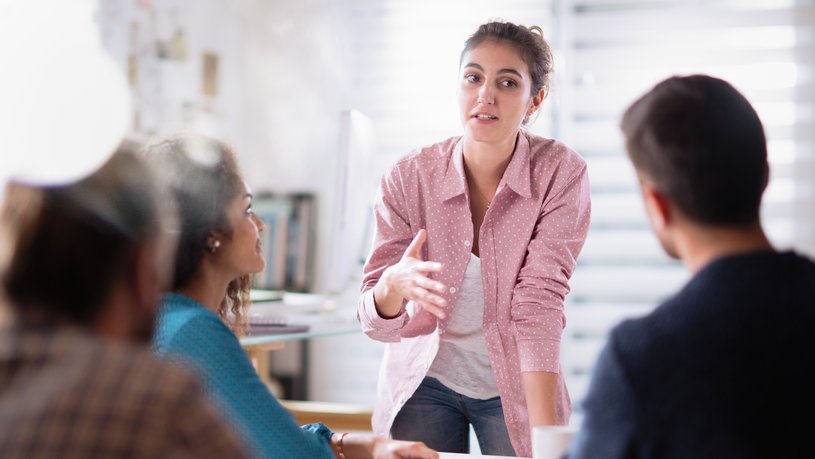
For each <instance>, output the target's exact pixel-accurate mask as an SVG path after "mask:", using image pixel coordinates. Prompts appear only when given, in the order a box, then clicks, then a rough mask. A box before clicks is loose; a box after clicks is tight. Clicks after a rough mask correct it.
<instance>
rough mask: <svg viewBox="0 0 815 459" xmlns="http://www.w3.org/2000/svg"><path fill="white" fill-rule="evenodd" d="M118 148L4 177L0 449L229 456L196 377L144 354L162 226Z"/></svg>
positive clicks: (158, 276) (236, 451)
mask: <svg viewBox="0 0 815 459" xmlns="http://www.w3.org/2000/svg"><path fill="white" fill-rule="evenodd" d="M157 189H158V186H157V182H156V181H154V180H151V175H150V173H149V169H148V168H147V167H146V165H145V164H143V162H142V161H141V160H140V159H139V158H138V156H136V155H135V154H134V153H129V152H127V151H124V150H122V151H120V152H118V153H116V154H114V155H113V157H112V158H111V159H110V160H109V161H108V162H107V163H106V164H105V165H104V166H103V167H102V168H101V169H100V170H98V171H97V172H95V173H94V174H92V175H91V176H89V177H87V178H85V179H83V180H81V181H79V182H76V183H73V184H69V185H61V186H33V185H29V184H23V183H10V184H9V185H8V187H7V188H6V193H5V197H4V202H3V206H2V213H0V312H2V314H0V316H2V317H3V318H2V322H3V323H2V324H1V325H0V457H2V458H3V459H16V458H26V459H31V458H56V457H74V458H85V459H93V458H125V457H127V458H145V459H147V458H150V459H155V458H160V457H173V458H204V457H207V458H243V457H246V452H245V449H244V447H243V445H242V444H241V443H240V442H239V440H238V437H237V436H236V434H235V433H234V432H233V431H232V428H231V427H229V426H228V425H227V424H225V423H224V421H222V420H221V418H219V416H218V414H217V412H216V411H215V409H214V408H213V407H211V406H210V405H209V404H208V402H207V401H206V400H205V398H204V395H203V392H202V390H201V388H200V386H199V385H198V383H197V382H196V380H195V379H194V378H193V377H192V376H191V375H189V374H187V373H186V372H184V371H182V370H180V369H178V368H177V367H175V366H173V365H171V364H169V363H163V362H161V361H159V360H157V359H156V358H155V357H153V356H152V353H151V352H150V350H149V348H148V347H147V343H148V342H149V340H150V338H151V337H152V333H153V328H154V323H155V314H156V308H157V302H158V295H159V292H160V289H161V288H163V287H164V286H165V284H166V282H167V281H168V278H169V274H170V273H171V272H172V259H173V255H174V250H172V248H173V242H172V238H171V237H168V232H167V231H166V230H167V228H166V227H165V225H164V224H163V214H162V212H161V206H160V198H159V196H158V194H157V192H156V190H157Z"/></svg>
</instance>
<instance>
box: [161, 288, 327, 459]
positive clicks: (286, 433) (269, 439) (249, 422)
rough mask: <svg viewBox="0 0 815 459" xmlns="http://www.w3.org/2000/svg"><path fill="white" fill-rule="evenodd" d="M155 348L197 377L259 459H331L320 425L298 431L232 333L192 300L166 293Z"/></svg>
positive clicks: (214, 315) (221, 322)
mask: <svg viewBox="0 0 815 459" xmlns="http://www.w3.org/2000/svg"><path fill="white" fill-rule="evenodd" d="M153 348H154V350H155V351H156V352H157V353H158V354H159V355H163V356H166V357H169V358H170V359H172V360H175V361H177V362H180V363H181V364H183V365H185V366H187V367H188V368H189V369H191V370H192V371H194V372H196V373H198V375H199V377H200V379H201V381H202V383H203V384H204V387H205V388H206V390H207V393H208V395H209V397H210V399H211V400H212V401H213V402H214V403H215V405H216V406H217V407H218V408H220V410H221V412H222V414H223V415H224V417H225V418H226V419H227V420H229V421H230V422H231V423H232V424H233V425H234V426H235V427H236V429H237V430H238V431H239V433H240V434H241V435H242V437H243V439H244V441H245V442H246V444H247V445H248V446H249V447H250V448H252V449H253V450H254V453H255V455H257V456H259V457H262V458H283V459H288V458H292V459H294V458H303V457H308V458H334V454H333V453H332V451H331V447H330V446H329V439H330V438H331V431H330V430H329V429H328V428H327V427H326V426H324V425H323V424H309V425H306V426H302V427H298V425H297V423H296V422H295V420H294V417H293V416H292V415H291V413H289V412H288V411H287V410H286V409H285V408H284V407H283V405H281V404H280V402H279V401H278V400H277V399H276V398H275V397H274V395H272V393H271V392H270V391H269V389H268V388H267V387H266V385H265V384H264V383H263V382H262V381H261V380H260V378H259V377H258V375H257V373H256V371H255V368H254V367H253V366H252V363H251V362H250V360H249V357H248V356H247V355H246V353H245V352H244V350H243V348H242V347H241V345H240V342H239V341H238V338H237V337H236V336H235V334H234V333H232V331H231V330H230V329H229V328H228V327H227V326H226V325H225V324H224V323H223V321H222V320H221V319H220V318H219V317H218V316H217V315H216V314H215V313H213V312H212V311H210V310H209V309H207V308H206V307H205V306H203V305H202V304H200V303H198V302H196V301H195V300H193V299H192V298H189V297H187V296H184V295H180V294H177V293H167V294H165V295H164V297H163V298H162V302H161V305H160V307H159V314H158V324H157V328H156V334H155V337H154V338H153Z"/></svg>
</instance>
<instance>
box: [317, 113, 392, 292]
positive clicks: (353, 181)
mask: <svg viewBox="0 0 815 459" xmlns="http://www.w3.org/2000/svg"><path fill="white" fill-rule="evenodd" d="M373 154H374V128H373V123H372V121H371V119H370V118H369V117H368V116H366V115H364V114H363V113H361V112H360V111H358V110H345V111H343V112H342V114H341V118H340V136H339V147H338V149H337V155H338V157H337V172H336V182H335V188H334V196H333V197H332V198H333V199H328V200H327V202H329V203H331V205H332V209H331V214H332V218H331V221H330V233H329V234H330V246H329V251H328V255H329V257H328V260H327V261H328V270H327V275H326V282H325V290H326V292H327V293H340V292H343V291H345V290H346V289H347V288H349V286H350V284H351V282H353V281H354V280H356V279H359V277H360V275H361V270H362V264H363V262H364V258H365V256H366V255H367V250H368V248H369V246H370V242H371V241H370V240H369V239H370V238H371V231H370V230H371V225H372V224H373V214H372V208H371V205H372V203H373V200H374V197H375V193H376V185H377V183H378V181H379V177H378V176H377V175H376V174H375V173H374V171H373Z"/></svg>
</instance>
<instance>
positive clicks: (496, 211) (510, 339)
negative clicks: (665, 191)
mask: <svg viewBox="0 0 815 459" xmlns="http://www.w3.org/2000/svg"><path fill="white" fill-rule="evenodd" d="M551 72H552V54H551V51H550V49H549V46H548V44H547V43H546V41H545V40H544V39H543V34H542V32H541V30H540V28H538V27H532V28H526V27H523V26H518V25H515V24H512V23H506V22H490V23H487V24H484V25H482V26H481V27H479V29H478V30H477V31H476V32H475V34H473V35H472V36H471V37H470V38H469V39H468V40H467V42H466V44H465V47H464V50H463V52H462V54H461V60H460V75H459V76H460V78H459V89H458V99H459V110H460V115H461V122H462V125H463V128H464V132H463V134H462V135H461V136H458V137H453V138H450V139H447V140H444V141H442V142H439V143H436V144H434V145H430V146H427V147H423V148H420V149H418V150H415V151H413V152H411V153H410V154H408V155H407V156H405V157H403V158H401V159H400V160H399V161H398V162H397V163H396V164H395V165H394V166H393V167H392V168H391V169H390V170H389V171H388V172H387V173H386V174H385V175H384V176H383V178H382V181H381V184H380V193H379V198H378V200H377V203H376V205H375V207H374V212H375V216H376V232H375V238H374V246H373V250H372V252H371V254H370V256H369V258H368V261H367V263H366V265H365V268H364V278H363V281H362V286H361V292H362V295H361V298H360V303H359V309H358V318H359V320H360V323H361V324H362V327H363V329H364V330H365V332H366V333H367V334H368V335H369V336H371V337H372V338H374V339H377V340H380V341H385V342H387V343H388V347H387V351H386V353H385V356H384V359H383V363H382V365H383V368H382V371H381V372H380V381H379V388H378V402H377V406H376V408H375V411H374V420H373V424H374V430H375V431H376V432H377V433H379V434H383V435H384V434H392V435H393V437H394V438H397V439H413V440H421V441H423V442H425V443H426V444H427V445H428V446H430V447H432V448H434V449H437V450H439V451H449V452H468V449H469V439H468V432H469V426H470V425H472V426H473V429H474V430H475V432H476V435H477V437H478V441H479V445H480V447H481V451H482V452H483V453H485V454H497V455H513V454H516V453H517V454H519V455H522V456H531V453H532V451H531V445H530V443H531V440H530V427H531V426H534V425H543V424H566V423H568V420H569V415H570V411H571V404H570V401H569V396H568V393H567V391H566V386H565V383H564V380H563V377H562V373H561V369H560V361H559V353H560V338H561V334H562V331H563V327H564V325H565V316H564V314H563V302H564V299H565V297H566V294H567V293H568V291H569V286H568V281H569V278H570V277H571V274H572V271H573V270H574V267H575V263H576V259H577V256H578V254H579V252H580V250H581V248H582V246H583V242H584V240H585V238H586V234H587V231H588V226H589V214H590V200H589V183H588V176H587V172H586V164H585V162H584V161H583V160H582V159H581V158H580V157H579V156H578V154H577V153H575V152H574V151H572V150H571V149H569V148H568V147H566V146H565V145H564V144H562V143H560V142H558V141H556V140H551V139H545V138H542V137H539V136H537V135H534V134H531V133H529V132H527V131H526V130H525V129H524V126H525V125H526V124H527V123H528V122H529V120H530V119H531V118H532V117H533V116H534V115H535V114H536V113H537V111H538V109H539V108H540V105H541V103H542V102H543V100H544V98H545V96H546V95H547V91H548V83H549V77H550V74H551Z"/></svg>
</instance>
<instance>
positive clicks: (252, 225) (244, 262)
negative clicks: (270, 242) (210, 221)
mask: <svg viewBox="0 0 815 459" xmlns="http://www.w3.org/2000/svg"><path fill="white" fill-rule="evenodd" d="M242 183H243V185H242V187H243V188H242V190H241V192H240V193H238V196H236V197H235V198H234V199H233V200H232V201H231V202H230V203H229V207H228V208H227V211H226V212H227V219H228V221H229V226H230V228H232V236H231V237H226V236H220V237H218V240H219V241H220V242H221V246H220V247H219V248H218V249H216V251H215V260H216V263H218V264H219V265H220V266H222V267H223V269H224V270H225V271H228V272H229V274H230V276H231V277H233V278H237V277H240V276H244V275H247V274H254V273H258V272H260V271H263V267H264V266H265V265H266V262H265V261H264V260H263V248H262V247H261V243H260V232H261V231H263V229H264V228H265V225H264V224H263V221H262V220H260V219H259V218H258V217H257V215H255V213H254V212H253V211H252V193H251V192H250V191H249V187H248V186H247V185H246V183H245V182H242Z"/></svg>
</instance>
